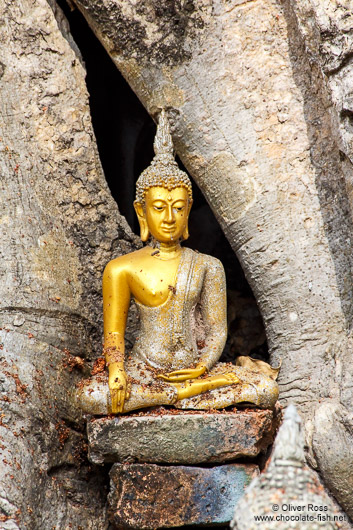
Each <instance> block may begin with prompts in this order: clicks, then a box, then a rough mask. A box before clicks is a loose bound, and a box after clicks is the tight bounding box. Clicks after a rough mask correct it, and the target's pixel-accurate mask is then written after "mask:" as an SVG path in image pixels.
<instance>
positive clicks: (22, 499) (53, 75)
mask: <svg viewBox="0 0 353 530" xmlns="http://www.w3.org/2000/svg"><path fill="white" fill-rule="evenodd" d="M0 20H1V21H2V22H1V24H0V43H1V55H2V56H1V64H0V66H1V68H0V77H1V79H0V113H1V122H0V127H1V133H0V150H1V160H0V164H1V221H0V232H1V237H0V254H1V263H0V275H1V283H0V319H1V325H0V327H1V331H0V343H1V345H0V348H1V351H0V367H1V375H0V400H1V411H2V412H1V421H0V436H1V445H0V448H1V453H2V460H1V463H0V477H1V481H0V521H1V522H0V526H1V528H4V529H15V528H21V529H24V528H31V529H38V528H43V529H49V528H50V529H52V528H58V529H59V528H60V529H66V528H76V529H79V528H85V529H86V528H87V529H101V528H102V529H103V528H107V519H106V513H105V502H106V494H107V491H106V478H105V477H104V474H103V473H102V472H99V473H97V472H96V470H95V469H94V468H92V467H90V466H88V462H87V460H86V455H85V438H84V436H83V434H82V431H83V429H82V427H83V421H82V417H81V413H80V411H79V410H78V409H77V407H76V406H75V403H74V401H73V400H72V398H71V391H72V390H73V389H74V386H75V382H77V381H78V380H79V379H80V378H82V376H83V374H85V373H88V364H89V363H88V362H87V361H89V360H90V359H92V358H94V357H95V356H96V355H97V354H99V353H100V341H101V332H102V330H101V301H100V300H101V298H100V278H101V274H102V270H103V267H104V265H105V263H106V262H107V261H108V260H109V259H111V257H112V255H118V254H119V253H121V252H126V251H129V250H131V249H132V248H133V246H132V245H133V236H132V234H131V233H130V230H129V229H128V227H127V225H126V222H125V221H124V219H122V218H121V217H120V215H119V213H118V211H117V207H116V204H115V203H114V201H113V200H112V198H111V196H110V193H109V191H108V189H107V186H106V183H105V180H104V177H103V174H102V169H101V166H100V162H99V159H98V155H97V149H96V146H95V138H94V135H93V131H92V126H91V121H90V114H89V106H88V95H87V91H86V86H85V82H84V78H85V70H84V67H83V65H82V63H81V59H80V54H79V52H78V50H77V48H76V46H75V45H74V43H73V41H72V39H71V37H70V35H69V33H68V31H67V27H66V23H65V20H64V19H63V17H62V15H61V12H60V10H58V9H57V7H55V5H54V4H53V5H52V6H50V5H49V4H48V3H47V2H46V1H45V0H38V1H36V2H31V1H29V0H18V1H16V2H12V1H7V0H4V1H3V2H2V3H1V6H0Z"/></svg>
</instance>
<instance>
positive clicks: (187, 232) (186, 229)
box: [182, 200, 193, 241]
mask: <svg viewBox="0 0 353 530" xmlns="http://www.w3.org/2000/svg"><path fill="white" fill-rule="evenodd" d="M192 203H193V201H192V200H190V201H189V205H188V220H187V223H186V225H185V228H184V231H183V234H182V238H183V240H184V241H185V240H186V239H188V238H189V215H190V210H191V206H192Z"/></svg>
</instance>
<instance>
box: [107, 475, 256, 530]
mask: <svg viewBox="0 0 353 530" xmlns="http://www.w3.org/2000/svg"><path fill="white" fill-rule="evenodd" d="M258 474H259V470H258V467H257V466H256V465H253V464H246V465H242V464H228V465H223V466H216V467H210V468H200V467H189V466H158V465H155V464H114V465H113V466H112V469H111V471H110V478H111V487H110V493H109V496H108V503H109V515H110V520H111V522H112V523H113V524H114V525H115V527H116V528H121V529H124V528H126V529H131V530H134V529H136V530H137V529H138V530H144V529H146V530H147V529H158V528H174V527H178V526H184V525H206V524H208V525H209V524H222V523H223V524H226V523H228V522H229V521H231V519H232V518H233V513H234V508H235V505H236V503H237V502H238V500H239V498H240V497H241V496H242V495H243V493H244V490H245V488H246V487H247V486H248V485H249V483H250V482H251V480H252V479H253V478H254V477H255V476H257V475H258Z"/></svg>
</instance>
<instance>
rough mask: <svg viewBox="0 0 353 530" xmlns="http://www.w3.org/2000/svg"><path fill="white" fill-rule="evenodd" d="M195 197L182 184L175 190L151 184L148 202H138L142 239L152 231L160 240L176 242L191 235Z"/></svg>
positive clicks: (136, 207)
mask: <svg viewBox="0 0 353 530" xmlns="http://www.w3.org/2000/svg"><path fill="white" fill-rule="evenodd" d="M191 205H192V201H190V199H189V195H188V192H187V190H186V189H185V188H184V187H182V186H180V187H178V188H174V189H172V190H170V191H169V190H168V189H166V188H163V187H160V186H154V187H152V188H149V190H148V191H147V193H146V195H145V204H144V206H143V205H142V204H141V203H136V202H135V204H134V206H135V210H136V213H137V216H138V219H139V222H140V227H141V239H142V241H146V240H147V239H148V237H149V234H151V235H152V236H153V237H154V238H155V239H156V240H157V241H159V242H160V243H169V242H173V241H174V242H175V241H178V240H179V239H181V237H183V239H187V237H188V235H189V234H188V218H189V213H190V208H191Z"/></svg>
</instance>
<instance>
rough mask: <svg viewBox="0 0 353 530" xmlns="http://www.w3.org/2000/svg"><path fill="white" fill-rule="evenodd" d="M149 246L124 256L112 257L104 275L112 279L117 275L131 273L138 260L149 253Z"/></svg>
mask: <svg viewBox="0 0 353 530" xmlns="http://www.w3.org/2000/svg"><path fill="white" fill-rule="evenodd" d="M147 248H148V247H143V248H140V249H139V250H135V251H134V252H129V254H125V255H124V256H118V257H117V258H115V259H112V260H111V261H109V263H108V264H107V265H106V267H105V269H104V274H103V277H104V278H110V279H112V278H116V277H117V276H121V275H124V274H129V272H131V271H132V270H134V267H135V264H136V263H137V261H140V260H141V258H143V257H144V256H145V255H147V251H146V249H147Z"/></svg>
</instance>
